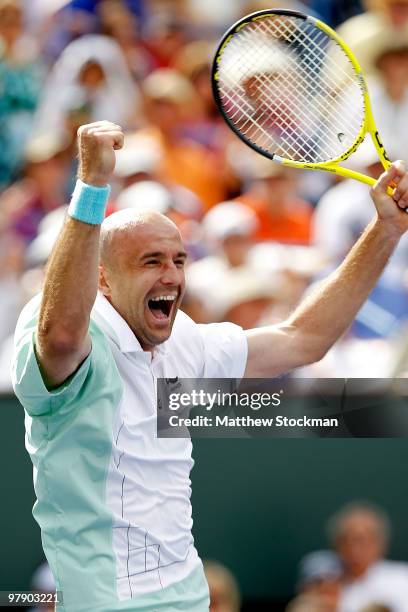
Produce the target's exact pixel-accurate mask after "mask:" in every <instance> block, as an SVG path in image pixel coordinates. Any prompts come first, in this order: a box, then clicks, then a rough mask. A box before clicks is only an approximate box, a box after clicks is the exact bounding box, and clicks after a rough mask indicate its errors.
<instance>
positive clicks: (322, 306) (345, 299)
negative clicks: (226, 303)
mask: <svg viewBox="0 0 408 612" xmlns="http://www.w3.org/2000/svg"><path fill="white" fill-rule="evenodd" d="M392 181H393V182H394V183H397V184H398V187H397V189H396V190H395V192H394V195H393V198H391V197H389V196H388V195H387V186H388V185H389V184H390V183H391V182H392ZM371 196H372V198H373V200H374V203H375V206H376V209H377V216H376V218H375V219H374V220H373V221H372V223H371V224H370V225H369V226H368V227H367V229H366V230H365V232H364V234H363V235H362V236H361V238H360V239H359V240H358V242H357V243H356V244H355V245H354V247H353V248H352V249H351V251H350V253H349V254H348V255H347V257H346V258H345V260H344V261H343V263H342V264H341V265H340V266H339V268H337V270H335V271H334V272H333V273H332V274H331V275H330V276H329V277H328V279H326V280H325V281H324V282H323V283H322V284H321V285H320V286H319V288H318V289H317V290H316V291H315V292H314V293H313V294H312V295H310V296H309V297H308V298H307V299H306V300H305V301H304V302H302V303H301V304H300V306H299V307H298V308H297V309H296V310H295V312H294V313H293V315H292V316H291V317H290V318H289V319H288V320H287V321H285V322H283V323H282V324H280V325H276V326H270V327H263V328H259V329H253V330H249V331H248V332H247V338H248V362H247V368H246V371H245V376H246V377H265V378H267V377H273V376H279V375H280V374H283V373H284V372H287V371H289V370H292V369H294V368H297V367H299V366H302V365H306V364H308V363H313V362H315V361H318V360H319V359H321V358H322V357H323V356H324V355H325V353H326V352H327V351H328V349H329V348H330V347H331V346H332V345H333V344H334V343H335V342H336V340H337V339H338V338H339V337H340V336H341V335H342V334H343V333H344V332H345V331H346V330H347V328H348V327H349V326H350V325H351V323H352V321H353V319H354V317H355V316H356V314H357V312H358V311H359V310H360V308H361V306H362V305H363V303H364V302H365V300H366V299H367V297H368V295H369V293H370V292H371V290H372V289H373V287H374V285H375V283H376V282H377V280H378V278H379V277H380V275H381V273H382V271H383V269H384V267H385V266H386V264H387V262H388V260H389V258H390V256H391V254H392V252H393V251H394V249H395V247H396V245H397V244H398V241H399V239H400V237H401V236H402V234H403V233H404V232H405V231H406V230H407V229H408V214H407V213H406V212H405V210H402V209H405V208H406V207H407V206H408V173H406V172H405V167H404V164H403V163H402V162H396V163H395V164H393V165H392V166H391V168H390V169H389V170H388V171H387V172H384V173H383V174H382V175H381V177H380V179H379V180H378V181H377V183H376V185H375V187H374V188H373V189H372V191H371Z"/></svg>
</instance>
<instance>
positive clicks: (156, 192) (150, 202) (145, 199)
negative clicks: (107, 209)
mask: <svg viewBox="0 0 408 612" xmlns="http://www.w3.org/2000/svg"><path fill="white" fill-rule="evenodd" d="M173 204H174V198H173V195H172V193H171V192H170V191H169V190H168V189H166V187H164V186H163V185H161V184H160V183H157V182H156V181H140V182H138V183H134V184H133V185H130V187H127V189H124V190H123V191H122V192H121V193H120V194H119V196H118V197H117V198H116V207H117V209H118V210H122V209H124V208H133V209H140V210H154V211H156V212H158V213H162V214H164V213H166V212H167V211H168V210H169V208H172V207H173Z"/></svg>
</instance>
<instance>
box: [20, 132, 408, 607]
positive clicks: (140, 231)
mask: <svg viewBox="0 0 408 612" xmlns="http://www.w3.org/2000/svg"><path fill="white" fill-rule="evenodd" d="M78 144H79V159H80V164H79V180H78V183H77V186H76V188H75V191H74V195H73V198H72V201H71V204H70V207H69V211H68V215H67V218H66V221H65V224H64V227H63V229H62V232H61V234H60V236H59V239H58V241H57V243H56V245H55V247H54V250H53V253H52V255H51V257H50V261H49V263H48V267H47V273H46V278H45V285H44V290H43V293H42V295H40V296H38V297H37V298H35V299H34V300H33V301H32V302H30V303H29V304H28V305H27V306H26V307H25V309H24V310H23V312H22V314H21V316H20V319H19V322H18V325H17V330H16V336H15V345H16V350H15V359H14V365H13V381H14V388H15V391H16V394H17V396H18V397H19V399H20V401H21V402H22V404H23V406H24V408H25V411H26V428H27V437H26V440H27V448H28V451H29V452H30V454H31V458H32V461H33V463H34V474H35V490H36V494H37V502H36V504H35V506H34V511H33V512H34V516H35V518H36V520H37V521H38V523H39V524H40V526H41V530H42V541H43V545H44V550H45V553H46V555H47V559H48V561H49V563H50V566H51V568H52V571H53V573H54V576H55V579H56V584H57V589H58V590H59V591H62V593H63V598H64V603H63V604H60V605H59V606H58V608H57V609H58V610H65V611H67V612H90V611H92V612H112V611H114V610H138V611H143V612H153V611H156V612H158V611H166V612H171V611H176V610H177V611H182V610H185V611H189V612H204V611H207V610H208V606H209V600H208V587H207V584H206V581H205V577H204V574H203V568H202V564H201V561H200V559H199V557H198V554H197V551H196V549H195V548H194V544H193V538H192V535H191V525H192V520H191V505H190V493H191V490H190V479H189V473H190V469H191V466H192V459H191V442H190V440H188V439H158V438H157V435H156V431H157V429H156V396H155V381H156V379H157V378H158V377H166V378H174V377H185V378H200V377H214V378H223V377H226V378H241V377H242V376H249V377H251V376H252V377H273V376H277V375H279V374H281V373H283V372H286V371H288V370H290V369H293V368H296V367H297V366H300V365H303V364H306V363H310V362H313V361H315V360H318V359H320V358H321V357H322V356H323V355H324V354H325V352H326V351H327V350H328V349H329V348H330V346H331V345H332V344H333V342H335V341H336V339H337V338H338V337H339V336H340V335H341V334H342V333H343V332H344V331H345V330H346V329H347V327H348V326H349V325H350V323H351V321H352V319H353V317H354V316H355V314H356V312H357V311H358V310H359V308H360V307H361V305H362V304H363V302H364V300H365V299H366V297H367V295H368V294H369V292H370V290H371V289H372V287H373V286H374V284H375V282H376V280H377V279H378V277H379V275H380V274H381V272H382V270H383V268H384V266H385V264H386V263H387V260H388V258H389V257H390V255H391V253H392V252H393V249H394V248H395V246H396V244H397V243H398V240H399V238H400V236H401V235H402V234H403V233H404V232H405V231H406V229H407V228H408V215H407V214H406V213H405V212H403V211H402V210H401V209H405V208H406V207H407V206H408V175H407V174H405V170H404V167H403V164H402V163H397V164H395V165H394V166H393V167H392V168H391V169H390V170H389V171H388V172H387V173H385V174H383V175H382V177H381V178H380V180H379V181H378V183H377V185H376V187H375V188H374V189H373V190H372V196H373V199H374V202H375V205H376V210H377V215H376V218H375V219H374V220H373V222H372V223H371V224H370V225H369V227H368V228H367V230H366V231H365V233H364V234H363V236H362V237H361V239H360V240H359V241H358V243H357V244H356V245H355V247H354V248H353V249H352V251H351V252H350V254H349V255H348V257H347V258H346V260H345V261H344V262H343V264H342V265H341V266H340V268H339V269H338V270H337V271H336V272H335V273H334V274H333V275H331V276H330V277H329V278H328V279H327V280H326V281H325V283H324V284H323V285H322V286H321V287H320V289H319V290H318V292H317V293H315V294H314V295H313V296H311V297H310V298H309V299H308V300H307V301H306V302H304V303H303V304H302V305H301V306H300V307H299V308H298V309H297V310H296V311H295V313H294V314H293V315H292V316H291V317H290V319H289V320H288V321H285V322H283V323H282V324H280V325H278V326H271V327H264V328H262V329H255V330H250V331H247V332H244V331H243V330H242V329H241V328H239V327H237V326H235V325H233V324H231V323H219V324H212V325H196V324H195V323H194V322H193V321H192V320H191V319H189V318H188V317H187V316H186V315H185V314H184V313H183V312H181V311H179V307H180V303H181V300H182V297H183V292H184V263H185V259H186V253H185V250H184V247H183V244H182V241H181V238H180V234H179V232H178V230H177V228H176V227H175V225H174V224H173V223H172V222H170V221H169V220H168V219H167V218H165V217H163V216H161V215H158V214H154V213H151V212H146V213H143V214H141V213H135V212H133V211H131V210H126V211H122V212H120V213H115V214H114V215H112V216H111V217H109V218H108V219H107V220H105V221H104V222H103V223H102V221H103V217H104V207H105V205H106V201H107V198H108V193H109V188H108V187H107V185H108V183H109V180H110V178H111V176H112V173H113V170H114V166H115V152H114V151H115V149H119V148H121V146H122V144H123V134H122V131H121V129H120V127H119V126H117V125H114V124H111V123H108V122H99V123H95V124H90V125H87V126H83V127H82V128H80V130H79V133H78ZM391 181H394V182H395V183H397V184H398V187H397V189H396V191H395V193H394V196H393V198H390V197H389V196H388V195H387V191H386V190H387V185H388V184H389V183H390V182H391ZM98 289H99V292H98Z"/></svg>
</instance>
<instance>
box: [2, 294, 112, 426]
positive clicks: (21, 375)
mask: <svg viewBox="0 0 408 612" xmlns="http://www.w3.org/2000/svg"><path fill="white" fill-rule="evenodd" d="M37 319H38V308H35V305H34V304H31V303H29V304H28V305H27V306H26V307H25V309H24V310H23V312H22V314H21V316H20V319H19V322H18V323H17V328H16V333H15V339H14V356H13V363H12V369H11V376H12V382H13V388H14V392H15V394H16V396H17V398H18V399H19V401H20V403H21V404H22V405H23V407H24V409H25V410H26V412H27V413H28V414H29V415H30V416H45V415H50V414H52V413H53V412H55V411H58V410H59V408H60V407H61V406H62V405H64V404H65V405H67V404H70V405H72V404H73V402H74V400H75V398H76V397H77V396H78V395H79V394H80V393H81V392H82V391H83V388H84V387H85V386H86V385H88V384H95V383H94V381H95V380H97V379H98V378H99V379H100V377H95V376H91V374H92V373H94V372H93V370H95V369H96V368H97V369H101V370H102V369H103V362H104V360H105V361H106V356H107V351H108V352H109V347H107V342H106V338H105V336H104V334H103V332H102V331H101V330H100V329H99V328H98V327H97V325H96V323H94V322H93V321H92V322H91V325H90V334H91V339H92V350H91V352H90V354H89V355H88V357H87V358H86V359H85V360H84V361H83V362H82V364H81V365H80V366H79V368H78V369H77V370H76V372H75V373H74V374H72V376H70V377H69V378H68V379H67V380H66V381H65V382H64V383H63V384H62V385H61V386H60V387H58V388H56V389H53V390H51V391H50V390H48V389H47V388H46V386H45V384H44V381H43V378H42V375H41V371H40V368H39V364H38V361H37V357H36V354H35V333H36V328H37ZM102 355H104V356H105V359H102V358H101V357H102Z"/></svg>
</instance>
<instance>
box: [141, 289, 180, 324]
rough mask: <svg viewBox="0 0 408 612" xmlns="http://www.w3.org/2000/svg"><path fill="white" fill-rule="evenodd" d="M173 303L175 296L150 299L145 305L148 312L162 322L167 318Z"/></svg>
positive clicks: (160, 296)
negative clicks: (147, 307)
mask: <svg viewBox="0 0 408 612" xmlns="http://www.w3.org/2000/svg"><path fill="white" fill-rule="evenodd" d="M175 301H176V296H175V295H159V296H157V297H154V298H150V300H148V302H147V304H148V306H149V310H150V312H151V313H152V315H153V316H154V317H155V318H156V319H162V320H164V319H168V318H169V316H170V313H171V310H172V308H173V304H174V303H175Z"/></svg>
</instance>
